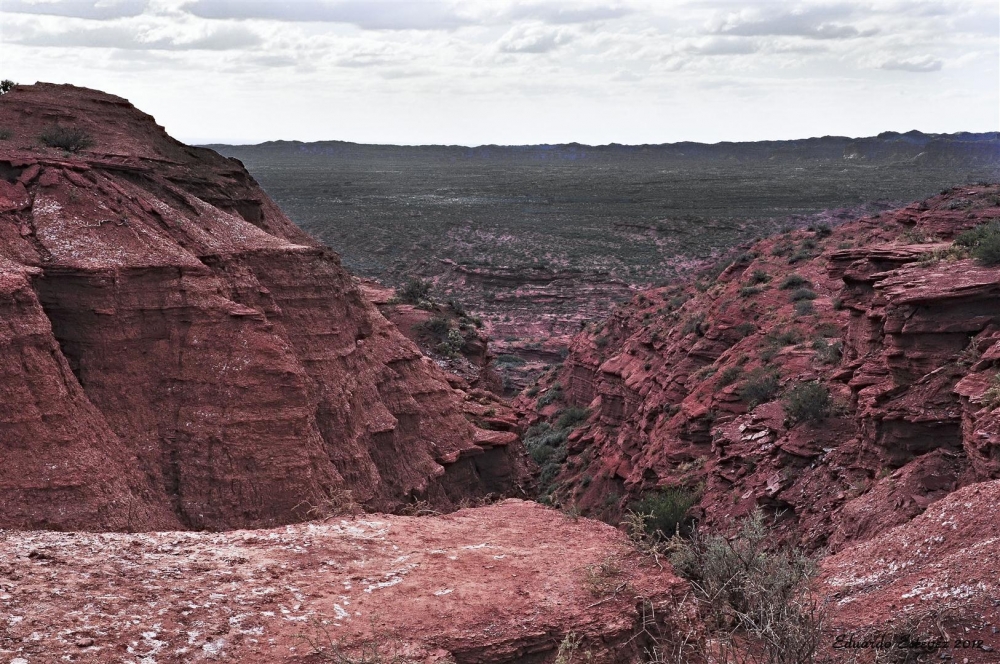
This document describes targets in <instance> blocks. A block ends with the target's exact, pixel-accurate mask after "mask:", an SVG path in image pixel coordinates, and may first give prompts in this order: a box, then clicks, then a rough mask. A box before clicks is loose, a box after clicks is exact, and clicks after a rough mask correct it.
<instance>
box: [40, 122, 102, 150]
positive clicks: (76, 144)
mask: <svg viewBox="0 0 1000 664" xmlns="http://www.w3.org/2000/svg"><path fill="white" fill-rule="evenodd" d="M38 140H39V141H41V142H42V144H43V145H47V146H49V147H50V148H61V149H63V150H65V151H66V152H79V151H80V150H86V149H87V148H89V147H90V146H92V145H93V144H94V139H93V138H92V137H91V136H90V134H88V133H87V132H86V131H84V130H83V129H79V128H77V127H60V126H53V127H49V128H48V129H46V130H45V131H43V132H42V133H41V134H39V135H38Z"/></svg>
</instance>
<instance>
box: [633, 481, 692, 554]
mask: <svg viewBox="0 0 1000 664" xmlns="http://www.w3.org/2000/svg"><path fill="white" fill-rule="evenodd" d="M696 502H698V494H697V493H696V492H693V491H688V490H686V489H681V488H671V489H663V490H661V491H656V492H653V493H648V494H646V495H645V496H643V497H642V499H641V500H639V501H637V502H635V503H632V505H631V506H630V507H629V510H630V511H631V512H632V513H633V515H635V516H636V517H638V518H639V519H640V520H641V523H642V530H643V533H644V536H645V537H648V538H651V539H652V540H654V541H666V540H668V539H670V538H671V537H673V536H674V535H677V534H680V535H687V534H689V533H690V528H691V523H689V522H688V519H687V516H688V512H689V511H690V509H691V508H692V507H693V506H694V504H695V503H696Z"/></svg>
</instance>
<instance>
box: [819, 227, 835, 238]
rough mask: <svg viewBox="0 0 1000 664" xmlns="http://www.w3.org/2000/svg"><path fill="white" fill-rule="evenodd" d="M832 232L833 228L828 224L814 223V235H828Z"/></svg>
mask: <svg viewBox="0 0 1000 664" xmlns="http://www.w3.org/2000/svg"><path fill="white" fill-rule="evenodd" d="M832 234H833V229H832V228H830V226H829V225H828V224H817V225H816V237H829V236H830V235H832Z"/></svg>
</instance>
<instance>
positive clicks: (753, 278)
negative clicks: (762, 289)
mask: <svg viewBox="0 0 1000 664" xmlns="http://www.w3.org/2000/svg"><path fill="white" fill-rule="evenodd" d="M770 280H771V275H769V274H768V273H767V272H765V271H764V270H754V271H753V274H751V275H750V279H749V280H748V281H747V285H748V286H756V285H757V284H766V283H767V282H769V281H770Z"/></svg>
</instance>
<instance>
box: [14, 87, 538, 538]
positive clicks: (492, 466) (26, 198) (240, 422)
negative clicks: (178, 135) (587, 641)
mask: <svg viewBox="0 0 1000 664" xmlns="http://www.w3.org/2000/svg"><path fill="white" fill-rule="evenodd" d="M0 126H3V127H4V128H6V129H7V130H9V131H10V133H11V137H10V138H9V139H8V140H5V141H0V308H2V309H3V311H4V314H5V315H4V316H3V318H2V327H0V332H2V334H0V367H2V371H3V372H4V380H3V382H2V385H0V392H2V399H0V403H2V406H0V448H2V449H3V454H4V460H5V463H4V465H3V468H2V469H0V490H2V491H3V493H4V496H5V500H4V503H3V506H2V508H0V527H6V528H10V527H16V528H72V529H142V530H146V529H167V528H177V527H186V528H195V529H202V528H208V529H226V528H239V527H248V526H262V525H272V524H278V523H287V522H291V521H296V520H301V519H303V518H305V517H306V516H307V514H309V513H310V512H311V513H313V514H315V513H316V510H317V509H319V510H322V509H323V506H324V505H328V504H330V501H331V500H336V499H338V498H337V497H338V496H342V495H343V491H345V490H348V491H350V492H352V495H353V498H354V499H355V500H357V501H359V502H361V503H362V504H363V505H365V506H366V507H369V508H373V509H380V510H394V509H400V508H401V507H403V506H404V505H405V504H407V503H414V502H420V501H426V502H427V503H429V504H430V505H433V506H434V507H436V508H438V509H450V508H452V507H454V506H456V505H457V504H459V503H461V502H462V501H463V500H468V499H474V498H477V497H481V496H484V495H486V494H490V493H494V494H510V493H514V492H517V491H518V485H519V483H520V482H521V481H522V479H523V478H524V471H523V463H522V459H521V456H522V455H521V453H520V443H519V440H518V436H517V435H516V434H515V433H513V432H496V431H488V430H485V429H481V428H479V427H477V426H475V424H474V423H473V421H474V420H475V419H476V418H475V411H476V408H479V407H480V406H479V404H473V403H472V400H471V397H469V396H468V395H466V394H465V393H463V392H461V391H459V390H457V389H455V388H453V387H452V386H451V385H450V384H449V382H448V378H447V376H446V375H445V374H444V372H443V371H442V370H440V369H439V368H438V367H437V366H435V365H434V364H433V363H432V362H430V361H429V360H428V359H427V358H425V357H424V356H423V355H421V353H420V352H419V350H418V349H417V347H416V346H415V345H414V344H413V343H412V342H410V341H408V340H407V339H406V338H405V337H403V335H401V334H400V333H399V332H398V330H397V329H396V328H395V327H394V326H393V325H392V324H390V323H389V322H388V321H386V320H385V318H384V317H383V316H382V315H381V314H380V313H379V312H378V311H377V309H376V308H375V307H374V306H373V305H371V304H370V303H368V302H367V301H366V300H365V299H364V298H363V297H362V296H361V294H360V292H359V290H358V288H357V287H356V285H355V284H354V283H353V282H352V280H351V278H350V276H349V275H348V274H347V273H346V272H345V271H344V269H343V268H342V267H341V265H340V261H339V259H338V257H337V255H336V254H334V253H333V252H332V251H330V250H329V249H327V248H325V247H323V246H321V245H319V244H318V243H317V242H316V241H314V240H313V239H311V238H310V237H308V236H307V235H305V234H304V233H303V232H302V231H300V230H299V229H298V228H296V227H295V226H294V224H292V223H291V222H290V221H289V220H288V219H287V217H285V216H284V215H283V214H282V213H281V211H280V210H279V209H278V208H277V207H276V206H275V205H274V203H273V202H272V201H271V200H270V199H269V198H268V197H267V196H266V195H265V194H264V193H263V192H262V191H261V190H260V189H259V188H258V187H257V185H256V183H255V182H254V181H253V179H252V178H251V177H250V176H249V175H248V173H247V172H246V170H245V169H244V168H243V167H242V165H241V164H240V163H239V162H237V161H235V160H230V159H226V158H224V157H221V156H219V155H218V154H216V153H214V152H212V151H210V150H205V149H196V148H191V147H188V146H185V145H183V144H181V143H179V142H177V141H175V140H173V139H172V138H170V137H169V136H167V134H166V133H165V132H164V131H163V129H162V128H161V127H159V126H157V125H156V124H155V122H154V120H153V119H152V118H151V117H150V116H148V115H146V114H144V113H141V112H140V111H138V110H136V109H135V108H133V107H132V106H131V105H130V104H129V103H128V102H127V101H125V100H123V99H120V98H117V97H114V96H111V95H107V94H104V93H100V92H96V91H91V90H86V89H82V88H76V87H73V86H62V85H50V84H37V85H33V86H18V87H17V88H15V89H14V90H13V91H12V92H10V93H8V94H6V95H4V96H3V97H0ZM56 126H59V127H62V128H64V129H65V128H71V129H76V130H80V131H82V132H85V133H86V134H87V135H88V136H89V137H90V138H91V139H92V144H91V145H90V146H89V147H87V148H86V149H82V150H79V151H77V152H71V151H67V150H64V149H59V148H58V147H48V146H46V145H44V144H43V143H42V142H41V141H40V140H39V136H40V135H42V134H43V133H45V132H47V131H49V130H50V129H51V128H53V127H56ZM465 411H470V412H469V413H466V412H465Z"/></svg>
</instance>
